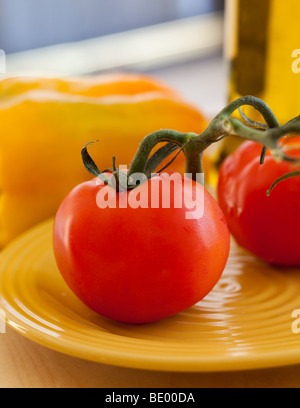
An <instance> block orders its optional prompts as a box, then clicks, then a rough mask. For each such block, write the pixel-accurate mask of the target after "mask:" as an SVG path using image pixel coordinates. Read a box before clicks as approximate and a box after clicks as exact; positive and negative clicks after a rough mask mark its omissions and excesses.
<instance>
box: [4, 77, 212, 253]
mask: <svg viewBox="0 0 300 408" xmlns="http://www.w3.org/2000/svg"><path fill="white" fill-rule="evenodd" d="M18 90H19V92H18ZM62 91H63V92H62ZM0 92H1V95H2V97H1V98H0V123H1V138H0V159H1V160H0V188H1V196H0V200H1V201H0V246H4V245H6V244H7V243H8V242H9V241H11V240H12V239H13V238H15V237H16V236H17V235H19V234H20V233H22V232H23V231H25V230H27V229H28V228H30V227H32V226H33V225H35V224H37V223H39V222H41V221H43V220H45V219H47V218H49V217H51V216H53V215H54V214H55V212H56V210H57V208H58V206H59V204H60V203H61V201H62V200H63V198H64V197H65V195H66V194H67V193H68V192H69V191H70V190H71V189H72V188H73V187H75V186H76V185H77V184H79V183H81V182H83V181H85V180H87V179H90V178H91V176H90V174H89V173H88V172H87V171H86V170H85V168H84V166H83V164H82V161H81V149H82V148H83V146H84V145H85V144H86V143H87V142H91V141H94V140H97V139H99V143H98V144H95V145H93V146H90V149H89V150H90V153H91V155H92V157H93V159H94V160H95V162H96V163H97V165H98V166H99V168H100V170H104V169H106V168H110V167H111V166H112V156H116V160H117V165H127V166H128V167H129V165H130V162H131V160H132V159H133V157H134V154H135V153H136V150H137V149H138V146H139V143H140V141H141V140H142V139H143V137H144V136H146V135H147V134H149V133H151V132H153V131H156V130H158V129H162V128H164V129H167V128H171V129H175V130H177V131H181V132H195V133H201V132H202V131H203V130H204V129H205V127H206V126H207V123H206V121H205V119H204V118H203V116H202V113H201V112H199V110H198V109H197V108H196V107H194V106H193V105H190V104H189V103H188V102H186V101H185V100H184V99H182V98H181V97H180V96H179V95H178V94H177V93H176V92H175V91H174V90H172V89H170V88H168V87H167V86H165V85H163V84H160V83H159V82H158V81H156V80H155V79H151V78H149V77H144V76H139V75H135V74H134V75H131V74H122V75H121V76H118V75H117V76H116V75H114V76H113V77H110V78H109V77H107V76H106V77H97V78H94V77H93V78H82V79H68V80H64V79H63V80H62V79H43V78H32V79H29V78H7V79H4V80H3V81H1V82H0ZM180 156H183V155H182V154H181V155H180ZM208 166H209V160H206V159H205V160H204V168H205V169H207V168H208ZM172 169H173V170H178V171H183V170H184V158H183V157H181V158H180V157H179V158H178V160H176V162H175V163H174V164H173V166H172Z"/></svg>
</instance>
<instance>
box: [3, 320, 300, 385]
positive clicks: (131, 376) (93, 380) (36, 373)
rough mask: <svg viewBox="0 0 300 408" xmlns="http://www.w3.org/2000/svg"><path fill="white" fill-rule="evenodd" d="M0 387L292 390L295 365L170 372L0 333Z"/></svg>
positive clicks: (299, 378) (296, 380)
mask: <svg viewBox="0 0 300 408" xmlns="http://www.w3.org/2000/svg"><path fill="white" fill-rule="evenodd" d="M0 361H1V364H0V387H1V388H165V387H166V388H229V387H233V388H252V387H255V388H282V387H284V388H298V387H300V366H291V367H283V368H274V369H267V370H254V371H240V372H232V373H174V372H156V371H146V370H135V369H127V368H119V367H113V366H108V365H103V364H98V363H93V362H89V361H85V360H81V359H77V358H73V357H69V356H67V355H64V354H61V353H58V352H56V351H53V350H50V349H47V348H45V347H43V346H40V345H38V344H36V343H34V342H32V341H30V340H27V339H26V338H24V337H22V336H21V335H20V334H17V333H15V332H14V331H13V330H12V329H11V328H9V327H8V328H7V331H6V333H3V334H0Z"/></svg>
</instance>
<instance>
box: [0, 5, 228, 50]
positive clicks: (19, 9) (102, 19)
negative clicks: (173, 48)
mask: <svg viewBox="0 0 300 408" xmlns="http://www.w3.org/2000/svg"><path fill="white" fill-rule="evenodd" d="M223 7H224V0H151V1H149V0H0V49H3V50H4V51H5V52H6V54H10V53H16V52H19V51H25V50H30V49H35V48H40V47H45V46H49V45H54V44H60V43H65V42H74V41H80V40H85V39H90V38H94V37H100V36H104V35H107V34H112V33H118V32H122V31H127V30H131V29H135V28H140V27H145V26H150V25H154V24H159V23H163V22H168V21H174V20H178V19H182V18H186V17H192V16H197V15H202V14H206V13H210V12H212V11H218V10H222V9H223Z"/></svg>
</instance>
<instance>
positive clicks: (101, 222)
mask: <svg viewBox="0 0 300 408" xmlns="http://www.w3.org/2000/svg"><path fill="white" fill-rule="evenodd" d="M161 177H163V175H162V176H159V177H157V180H159V179H160V178H161ZM189 182H190V183H192V186H193V191H194V190H195V189H196V188H197V189H199V190H198V191H199V192H200V194H201V195H202V198H203V199H204V206H205V207H204V215H203V216H202V217H201V218H200V219H187V218H186V213H187V212H188V211H189V210H188V209H187V208H186V207H185V206H184V205H183V207H182V208H162V205H161V203H160V204H159V208H130V207H129V206H128V208H102V209H101V208H99V206H98V204H99V202H98V201H97V197H98V198H99V196H98V193H99V192H100V190H101V189H102V188H103V186H99V183H98V180H97V179H93V180H91V181H88V182H85V183H83V184H80V185H79V186H77V187H76V188H75V189H74V190H73V191H71V193H70V194H69V195H68V196H67V197H66V198H65V200H64V201H63V203H62V204H61V206H60V208H59V210H58V212H57V215H56V219H55V224H54V234H53V247H54V253H55V258H56V262H57V265H58V268H59V270H60V272H61V274H62V276H63V278H64V279H65V281H66V283H67V284H68V286H69V287H70V288H71V289H72V291H73V292H74V293H75V294H76V295H77V296H78V297H79V298H80V299H81V301H82V302H83V303H85V304H86V305H87V306H88V307H90V308H91V309H92V310H94V311H95V312H97V313H98V314H100V315H102V316H105V317H108V318H111V319H114V320H117V321H121V322H126V323H148V322H153V321H156V320H160V319H163V318H165V317H168V316H171V315H174V314H176V313H178V312H181V311H183V310H185V309H187V308H189V307H190V306H192V305H194V304H195V303H197V302H198V301H199V300H201V299H202V298H203V297H204V296H205V295H206V294H207V293H208V292H210V291H211V289H212V288H213V287H214V285H215V284H216V282H217V281H218V280H219V278H220V276H221V274H222V271H223V269H224V267H225V264H226V261H227V258H228V254H229V242H230V237H229V230H228V227H227V224H226V221H225V218H224V215H223V213H222V211H221V210H220V208H219V206H218V204H217V202H216V201H215V200H214V199H213V198H212V196H211V195H210V194H209V193H208V192H207V191H206V190H204V189H203V187H202V186H200V185H199V184H196V183H195V182H192V181H189ZM145 189H147V191H148V193H149V207H150V199H151V186H150V183H149V182H145V183H144V184H142V185H141V186H139V187H137V188H136V189H135V190H136V193H138V192H139V191H140V192H141V194H142V193H143V192H145ZM172 191H173V190H172V189H171V193H172ZM183 193H184V188H183ZM127 194H128V193H126V192H125V193H119V194H118V195H117V197H118V200H120V201H121V200H122V199H124V197H125V196H124V195H127ZM172 194H173V193H172ZM117 207H119V206H117ZM171 207H172V200H171ZM173 207H174V206H173Z"/></svg>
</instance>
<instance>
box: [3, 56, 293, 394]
mask: <svg viewBox="0 0 300 408" xmlns="http://www.w3.org/2000/svg"><path fill="white" fill-rule="evenodd" d="M151 73H152V74H153V75H155V76H157V77H158V78H160V79H163V80H165V81H167V82H168V83H169V84H170V85H173V86H174V87H175V88H177V89H178V90H179V91H180V92H181V93H182V94H183V95H184V96H185V97H186V98H187V99H189V100H190V101H191V102H192V103H195V104H197V105H198V106H199V107H200V108H201V109H202V110H203V112H204V113H205V114H206V115H207V116H209V117H212V116H213V115H214V114H216V113H217V112H218V111H219V110H220V109H222V107H223V106H224V105H225V104H226V67H225V65H224V63H223V61H222V58H220V57H214V58H210V59H208V60H205V61H195V62H191V63H189V64H186V65H181V66H178V67H169V68H163V69H160V70H156V71H153V72H151ZM0 361H1V364H0V388H86V387H91V388H118V387H123V388H131V387H132V388H152V387H153V388H156V387H157V388H164V387H167V388H185V387H191V388H218V387H222V388H228V387H234V388H251V387H263V388H280V387H287V388H298V387H300V365H299V366H290V367H283V368H274V369H265V370H254V371H241V372H232V373H176V372H155V371H146V370H145V371H144V370H135V369H126V368H120V367H114V366H108V365H103V364H98V363H93V362H89V361H85V360H81V359H78V358H73V357H70V356H67V355H64V354H61V353H59V352H56V351H53V350H50V349H47V348H45V347H43V346H40V345H38V344H36V343H34V342H32V341H31V340H28V339H26V338H24V337H23V336H21V335H20V334H18V333H16V332H14V331H13V330H12V329H11V328H10V327H8V325H7V326H6V332H5V333H2V334H0Z"/></svg>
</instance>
